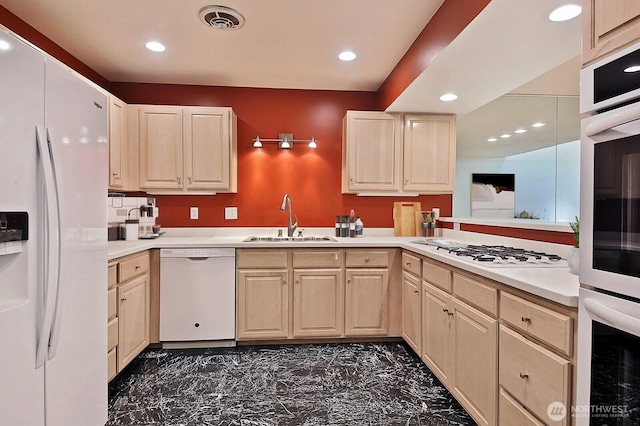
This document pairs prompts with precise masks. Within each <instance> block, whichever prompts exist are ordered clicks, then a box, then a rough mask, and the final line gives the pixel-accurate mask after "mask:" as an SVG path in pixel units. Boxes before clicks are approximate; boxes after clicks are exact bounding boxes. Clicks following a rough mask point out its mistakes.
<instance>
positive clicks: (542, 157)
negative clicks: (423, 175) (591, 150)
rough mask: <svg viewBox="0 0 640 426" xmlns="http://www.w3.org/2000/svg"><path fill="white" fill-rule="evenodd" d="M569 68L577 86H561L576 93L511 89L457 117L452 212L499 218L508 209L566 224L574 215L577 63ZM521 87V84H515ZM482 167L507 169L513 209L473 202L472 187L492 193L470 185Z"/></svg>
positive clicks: (577, 159)
mask: <svg viewBox="0 0 640 426" xmlns="http://www.w3.org/2000/svg"><path fill="white" fill-rule="evenodd" d="M567 69H568V70H570V71H569V72H570V73H571V74H570V77H569V80H571V79H573V81H574V82H575V85H574V84H573V83H571V84H572V88H571V89H569V88H567V87H564V90H559V91H564V92H565V93H571V92H575V93H576V94H575V95H573V94H563V95H554V94H551V95H549V94H539V93H531V94H522V93H509V94H506V95H504V96H501V97H499V98H497V99H495V100H494V101H492V102H490V103H488V104H486V105H484V106H482V107H480V108H478V109H476V110H474V111H472V112H470V113H468V114H465V115H460V116H458V119H457V155H456V157H457V158H456V187H455V192H454V195H453V216H455V217H458V218H464V217H474V218H476V217H482V218H485V219H494V218H495V219H503V220H504V219H506V217H507V216H511V217H512V218H514V219H518V218H521V219H535V220H540V221H545V222H551V223H567V222H571V221H573V220H574V218H575V217H576V216H579V211H580V113H579V97H578V96H577V93H578V84H577V82H578V77H579V66H577V67H574V66H570V67H568V68H567ZM565 71H566V70H565ZM571 76H573V77H571ZM545 80H546V79H545ZM552 81H560V80H554V79H552ZM529 87H534V86H529ZM526 90H527V88H525V87H524V86H523V88H522V90H519V91H520V92H522V91H526ZM555 90H556V89H551V88H549V87H547V88H540V87H538V88H536V89H532V90H530V91H531V92H542V93H544V92H545V91H546V92H547V93H550V92H553V91H555ZM481 174H482V175H491V174H493V175H513V178H514V192H513V195H514V204H515V205H514V209H513V214H511V213H505V212H506V210H502V211H498V210H495V211H493V213H492V212H491V211H488V210H485V211H479V210H478V209H477V208H476V209H473V203H472V199H473V197H474V195H473V188H475V189H476V198H477V197H478V196H480V195H482V196H483V197H484V198H483V200H484V201H487V202H489V201H492V200H490V198H491V195H494V199H495V198H496V197H495V195H496V194H495V192H496V191H495V190H494V191H493V192H494V193H493V194H492V193H490V189H491V188H489V187H487V186H485V187H482V188H480V187H478V186H477V185H476V186H475V187H474V184H473V180H474V175H481ZM482 190H484V192H483V194H480V193H479V192H478V191H480V192H482ZM487 197H488V198H487ZM503 198H504V197H503ZM494 201H497V200H494ZM498 213H499V214H498ZM505 214H506V215H507V216H505Z"/></svg>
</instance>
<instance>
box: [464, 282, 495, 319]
mask: <svg viewBox="0 0 640 426" xmlns="http://www.w3.org/2000/svg"><path fill="white" fill-rule="evenodd" d="M453 294H455V295H456V296H457V297H458V298H459V299H462V300H464V301H465V302H467V303H469V304H470V305H473V306H475V307H477V308H479V309H481V310H483V311H485V312H487V313H488V314H490V315H493V316H494V317H495V316H497V315H498V289H497V288H494V287H491V286H489V285H487V284H484V283H481V282H479V281H476V280H474V279H472V278H469V277H467V276H464V275H460V274H456V273H454V274H453Z"/></svg>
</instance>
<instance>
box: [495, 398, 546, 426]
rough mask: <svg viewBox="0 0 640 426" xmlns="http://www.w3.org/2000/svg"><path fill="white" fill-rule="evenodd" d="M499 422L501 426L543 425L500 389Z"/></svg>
mask: <svg viewBox="0 0 640 426" xmlns="http://www.w3.org/2000/svg"><path fill="white" fill-rule="evenodd" d="M499 413H500V420H499V421H498V424H501V425H518V426H544V423H542V422H540V421H539V420H538V419H536V418H535V417H534V416H533V415H532V414H531V413H529V412H528V411H527V410H525V408H524V407H523V406H522V405H520V404H519V403H518V401H516V400H515V399H513V398H511V396H509V394H508V393H506V392H505V391H504V389H500V409H499Z"/></svg>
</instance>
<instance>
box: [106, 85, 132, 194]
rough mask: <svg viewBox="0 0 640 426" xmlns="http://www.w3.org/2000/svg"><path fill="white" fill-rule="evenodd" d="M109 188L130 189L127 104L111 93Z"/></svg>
mask: <svg viewBox="0 0 640 426" xmlns="http://www.w3.org/2000/svg"><path fill="white" fill-rule="evenodd" d="M108 112H109V189H115V190H120V191H123V190H128V189H129V185H128V179H129V174H128V167H129V151H128V147H129V137H128V120H127V104H126V103H124V102H123V101H121V100H120V99H118V98H116V97H115V96H113V95H109V111H108Z"/></svg>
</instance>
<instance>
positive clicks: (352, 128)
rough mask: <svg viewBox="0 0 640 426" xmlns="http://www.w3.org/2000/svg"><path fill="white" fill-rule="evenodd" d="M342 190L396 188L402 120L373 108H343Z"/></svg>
mask: <svg viewBox="0 0 640 426" xmlns="http://www.w3.org/2000/svg"><path fill="white" fill-rule="evenodd" d="M343 130H344V137H343V145H342V167H343V170H342V192H343V193H354V192H360V191H387V192H388V191H396V192H397V191H399V190H400V159H401V156H400V152H401V149H402V121H401V120H399V119H398V118H396V117H394V116H393V115H391V114H387V113H385V112H376V111H347V115H346V117H345V119H344V129H343Z"/></svg>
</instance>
